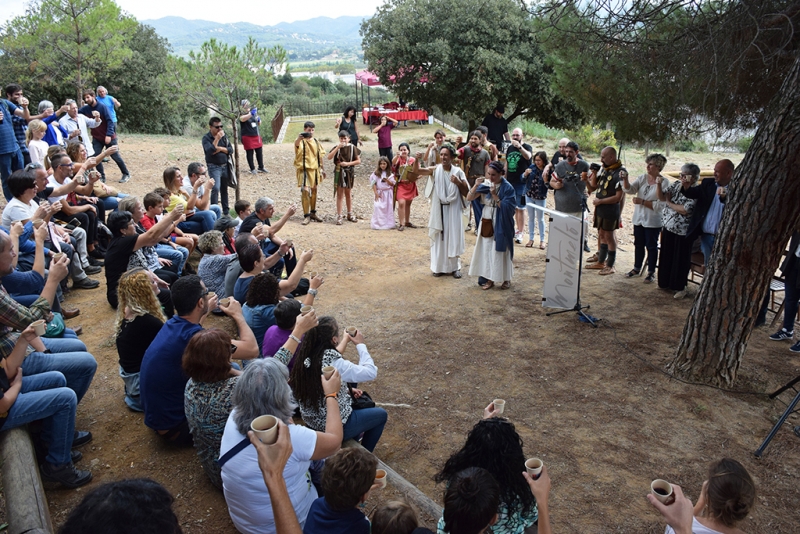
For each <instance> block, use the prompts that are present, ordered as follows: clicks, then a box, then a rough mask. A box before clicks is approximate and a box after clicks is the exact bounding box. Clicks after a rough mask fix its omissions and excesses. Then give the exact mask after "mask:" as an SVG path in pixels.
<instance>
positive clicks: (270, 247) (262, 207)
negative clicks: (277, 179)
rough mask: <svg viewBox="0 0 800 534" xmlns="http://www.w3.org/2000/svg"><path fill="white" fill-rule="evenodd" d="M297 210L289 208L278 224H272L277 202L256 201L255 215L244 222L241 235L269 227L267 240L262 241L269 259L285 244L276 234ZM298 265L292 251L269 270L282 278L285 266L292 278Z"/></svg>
mask: <svg viewBox="0 0 800 534" xmlns="http://www.w3.org/2000/svg"><path fill="white" fill-rule="evenodd" d="M295 211H296V208H295V207H294V206H289V208H288V209H287V210H286V213H284V214H283V217H281V218H280V220H279V221H278V222H276V223H275V224H271V222H270V217H272V215H273V214H274V213H275V201H274V200H272V199H271V198H267V197H261V198H259V199H258V200H256V205H255V208H254V210H253V213H252V214H250V216H248V217H247V218H245V219H244V220H243V221H242V225H241V226H240V227H239V233H243V232H251V233H252V232H253V230H254V229H255V228H256V227H260V226H261V225H264V226H267V227H269V228H267V229H266V230H268V231H267V232H266V233H265V238H266V239H264V240H263V241H260V244H261V248H262V250H263V251H264V255H265V256H267V257H269V256H271V255H272V254H274V253H275V251H276V250H277V249H278V248H279V247H280V246H281V245H282V244H283V239H281V238H280V237H278V236H277V235H276V234H277V233H278V232H279V231H280V230H281V228H283V225H284V224H286V221H288V220H289V218H290V217H291V216H292V215H294V213H295ZM296 265H297V260H296V258H295V254H294V249H291V250H290V251H289V253H288V254H286V256H284V257H283V258H282V260H281V261H279V262H278V263H276V264H275V265H274V266H271V267H270V268H269V270H270V272H271V273H272V274H274V275H275V276H277V277H278V278H281V273H283V268H284V266H285V267H286V275H287V276H290V275H291V274H292V272H294V269H295V267H296Z"/></svg>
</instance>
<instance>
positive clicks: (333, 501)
mask: <svg viewBox="0 0 800 534" xmlns="http://www.w3.org/2000/svg"><path fill="white" fill-rule="evenodd" d="M377 467H378V460H376V459H375V457H374V456H373V455H372V454H370V453H369V452H367V451H366V450H364V449H362V448H361V447H357V448H351V449H341V450H339V452H337V453H336V454H334V455H333V456H331V457H330V458H328V459H327V460H326V461H325V467H324V468H323V470H322V492H323V494H324V495H325V496H324V497H320V498H319V499H317V500H315V501H314V503H313V504H312V505H311V509H309V511H308V517H306V524H305V527H304V528H303V534H337V533H341V534H369V531H370V525H369V520H368V519H367V518H366V516H365V515H364V513H363V512H362V511H361V510H359V505H360V504H361V503H363V502H364V501H366V500H367V494H368V493H369V490H370V488H371V487H372V484H373V483H374V482H375V471H376V468H377Z"/></svg>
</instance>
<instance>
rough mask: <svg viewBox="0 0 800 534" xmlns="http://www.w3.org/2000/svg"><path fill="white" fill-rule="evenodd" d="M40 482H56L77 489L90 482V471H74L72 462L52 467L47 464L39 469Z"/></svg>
mask: <svg viewBox="0 0 800 534" xmlns="http://www.w3.org/2000/svg"><path fill="white" fill-rule="evenodd" d="M39 472H40V473H41V474H42V480H43V481H45V482H58V483H59V484H61V485H62V486H66V487H68V488H79V487H81V486H84V485H86V484H88V483H89V482H90V481H91V480H92V472H91V471H81V470H80V469H76V468H75V466H74V465H72V462H70V463H68V464H61V465H53V464H49V463H47V462H45V463H43V464H42V465H41V466H40V467H39Z"/></svg>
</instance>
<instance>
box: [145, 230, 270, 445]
mask: <svg viewBox="0 0 800 534" xmlns="http://www.w3.org/2000/svg"><path fill="white" fill-rule="evenodd" d="M159 224H160V223H159ZM172 300H173V302H174V304H175V312H176V314H177V315H175V316H173V317H170V318H169V319H168V320H167V322H166V323H164V326H163V327H162V328H161V331H159V333H158V335H157V336H156V337H155V339H154V340H153V342H152V343H151V344H150V347H148V349H147V351H146V352H145V353H144V358H143V359H142V365H141V370H140V372H139V390H140V392H141V399H142V407H143V408H144V424H145V425H147V426H148V427H149V428H152V429H153V430H154V431H155V432H156V433H157V434H158V435H159V436H161V437H162V438H163V439H164V440H165V441H166V442H167V443H171V444H174V445H177V446H182V447H188V446H191V444H192V436H191V434H190V433H189V425H188V423H187V422H186V413H185V411H184V400H183V399H184V390H185V389H186V382H187V381H188V380H189V377H188V376H186V374H185V373H184V371H183V368H182V367H181V362H182V358H183V352H184V350H185V349H186V346H187V345H188V344H189V340H190V339H191V338H192V336H194V335H195V334H196V333H197V332H199V331H200V330H202V329H203V327H202V326H201V325H200V323H202V321H203V320H204V319H205V318H206V316H207V315H208V312H209V310H210V309H212V308H216V307H217V297H216V296H213V297H209V295H208V289H206V286H205V285H204V284H203V281H202V280H201V279H200V277H199V276H197V275H187V276H183V277H181V278H180V279H179V280H178V281H177V282H175V283H174V284H173V285H172ZM220 308H221V309H222V311H223V312H224V313H225V314H226V315H228V316H229V317H231V318H232V319H233V321H234V322H235V323H236V327H237V328H238V332H239V339H235V340H233V341H231V345H233V346H234V347H236V357H237V358H239V359H242V360H248V359H251V358H255V357H256V356H258V344H257V343H256V340H255V338H254V337H253V332H251V331H250V327H249V326H247V323H246V322H245V320H244V317H243V316H242V308H241V306H240V305H239V303H238V302H236V301H235V300H233V299H231V301H230V302H229V303H228V305H227V306H220Z"/></svg>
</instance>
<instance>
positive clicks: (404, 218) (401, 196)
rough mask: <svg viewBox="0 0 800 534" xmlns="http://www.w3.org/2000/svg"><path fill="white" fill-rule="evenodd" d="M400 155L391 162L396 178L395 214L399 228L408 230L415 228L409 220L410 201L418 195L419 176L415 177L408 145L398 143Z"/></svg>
mask: <svg viewBox="0 0 800 534" xmlns="http://www.w3.org/2000/svg"><path fill="white" fill-rule="evenodd" d="M397 150H398V151H399V152H400V155H399V156H397V157H396V158H394V160H392V169H393V170H394V173H395V175H396V176H397V182H398V183H397V193H396V196H397V214H398V218H399V219H400V226H406V227H408V228H416V226H415V225H413V224H411V221H410V220H409V219H410V217H411V201H413V200H414V198H416V197H417V196H418V195H419V193H418V192H417V179H418V178H419V176H417V175H415V174H414V173H413V172H412V171H413V170H414V158H413V157H411V156H410V155H409V154H411V147H410V146H408V143H400V146H398V147H397Z"/></svg>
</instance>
